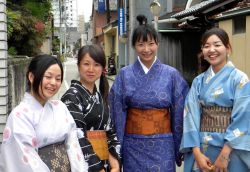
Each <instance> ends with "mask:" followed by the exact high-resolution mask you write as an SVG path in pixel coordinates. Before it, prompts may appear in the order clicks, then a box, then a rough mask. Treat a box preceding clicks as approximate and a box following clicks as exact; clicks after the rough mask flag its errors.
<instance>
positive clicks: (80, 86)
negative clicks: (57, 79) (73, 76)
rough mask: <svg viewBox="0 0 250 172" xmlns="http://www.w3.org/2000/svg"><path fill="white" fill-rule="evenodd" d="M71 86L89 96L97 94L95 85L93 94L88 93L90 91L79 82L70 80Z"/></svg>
mask: <svg viewBox="0 0 250 172" xmlns="http://www.w3.org/2000/svg"><path fill="white" fill-rule="evenodd" d="M71 86H73V87H75V88H77V87H78V88H81V89H83V90H84V91H85V92H87V93H88V94H89V95H94V94H96V92H97V88H96V85H94V89H93V93H90V91H89V90H88V89H87V88H86V87H85V86H84V85H83V84H82V83H81V82H80V81H77V80H72V81H71Z"/></svg>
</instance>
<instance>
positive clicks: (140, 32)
mask: <svg viewBox="0 0 250 172" xmlns="http://www.w3.org/2000/svg"><path fill="white" fill-rule="evenodd" d="M136 19H137V21H138V22H139V26H138V27H137V28H135V29H134V31H133V34H132V46H133V47H135V43H136V42H137V41H139V40H141V39H142V40H143V41H148V37H149V38H150V39H153V40H154V41H155V43H156V44H158V41H159V39H158V34H157V32H156V30H155V28H154V27H153V26H151V25H148V24H147V18H146V17H145V16H144V15H138V16H137V17H136Z"/></svg>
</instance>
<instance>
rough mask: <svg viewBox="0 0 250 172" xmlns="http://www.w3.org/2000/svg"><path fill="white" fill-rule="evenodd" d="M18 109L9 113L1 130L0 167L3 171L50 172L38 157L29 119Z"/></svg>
mask: <svg viewBox="0 0 250 172" xmlns="http://www.w3.org/2000/svg"><path fill="white" fill-rule="evenodd" d="M23 113H24V112H22V111H19V110H18V109H16V110H14V111H12V113H11V114H10V116H9V118H8V121H7V124H6V127H5V129H4V132H3V143H2V145H1V162H0V163H1V164H0V166H1V167H0V169H3V171H4V172H20V171H25V172H35V171H42V172H50V170H49V168H48V167H47V166H46V164H45V163H44V162H43V161H42V160H41V159H40V157H39V155H38V153H37V150H38V143H37V138H36V133H35V129H34V126H33V124H32V121H31V119H28V118H27V116H25V115H24V114H23Z"/></svg>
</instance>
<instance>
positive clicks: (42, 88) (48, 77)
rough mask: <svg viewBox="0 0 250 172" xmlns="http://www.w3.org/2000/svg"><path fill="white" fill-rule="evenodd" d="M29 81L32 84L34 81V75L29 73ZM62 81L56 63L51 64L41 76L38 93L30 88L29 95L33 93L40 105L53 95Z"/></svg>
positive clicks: (60, 72) (59, 69)
mask: <svg viewBox="0 0 250 172" xmlns="http://www.w3.org/2000/svg"><path fill="white" fill-rule="evenodd" d="M29 81H30V83H31V88H32V84H33V81H34V75H33V74H32V73H31V72H30V73H29ZM61 83H62V71H61V68H60V67H59V65H58V64H53V65H51V66H50V67H49V68H48V69H47V70H46V71H45V73H44V75H43V78H42V80H41V82H40V85H39V95H37V94H36V93H35V92H34V91H33V90H32V89H31V95H33V96H34V97H35V98H36V99H37V100H38V101H39V102H40V103H41V104H42V105H44V104H45V102H46V101H47V100H48V99H49V98H51V97H53V96H54V95H55V94H56V93H57V91H58V90H59V88H60V86H61Z"/></svg>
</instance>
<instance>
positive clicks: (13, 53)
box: [8, 47, 17, 56]
mask: <svg viewBox="0 0 250 172" xmlns="http://www.w3.org/2000/svg"><path fill="white" fill-rule="evenodd" d="M8 54H9V55H12V56H14V55H17V51H16V49H15V47H9V49H8Z"/></svg>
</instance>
